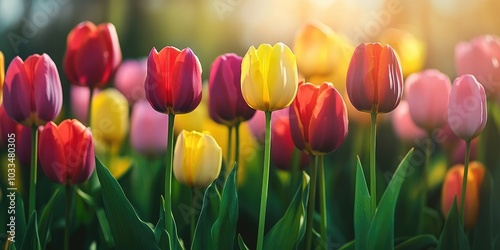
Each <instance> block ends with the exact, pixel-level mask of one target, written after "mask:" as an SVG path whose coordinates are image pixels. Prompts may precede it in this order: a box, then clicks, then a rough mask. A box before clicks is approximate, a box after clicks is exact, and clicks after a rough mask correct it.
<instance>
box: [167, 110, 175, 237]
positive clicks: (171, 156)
mask: <svg viewBox="0 0 500 250" xmlns="http://www.w3.org/2000/svg"><path fill="white" fill-rule="evenodd" d="M174 119H175V115H174V114H168V132H167V134H168V137H167V138H168V139H167V167H166V169H165V199H166V200H165V230H167V233H168V234H169V235H170V237H172V235H173V230H174V229H173V222H172V217H171V214H172V195H171V194H172V165H173V159H174Z"/></svg>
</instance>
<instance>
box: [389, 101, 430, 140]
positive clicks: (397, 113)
mask: <svg viewBox="0 0 500 250" xmlns="http://www.w3.org/2000/svg"><path fill="white" fill-rule="evenodd" d="M391 120H392V127H393V129H394V133H396V135H397V136H398V137H399V139H401V140H403V141H408V142H414V141H415V140H418V139H422V138H424V137H425V136H426V135H427V133H426V132H425V130H423V129H421V128H420V127H418V126H417V125H416V124H415V123H414V122H413V120H412V119H411V115H410V109H409V108H408V103H407V102H406V101H405V100H403V101H401V102H400V103H399V105H398V107H397V108H396V109H395V110H394V112H393V113H392V119H391Z"/></svg>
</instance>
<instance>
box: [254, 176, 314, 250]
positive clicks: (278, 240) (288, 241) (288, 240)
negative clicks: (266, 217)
mask: <svg viewBox="0 0 500 250" xmlns="http://www.w3.org/2000/svg"><path fill="white" fill-rule="evenodd" d="M308 193H309V176H308V175H307V174H305V173H304V174H303V175H302V183H301V185H300V186H299V188H298V189H297V192H296V193H295V196H294V197H293V200H292V202H291V203H290V206H288V209H287V210H286V212H285V215H283V217H282V218H281V219H280V220H279V221H278V222H277V223H276V224H275V225H274V226H273V227H272V228H271V230H270V231H269V232H268V233H267V235H266V236H265V238H264V249H293V248H294V246H295V245H296V244H297V243H298V242H300V240H301V239H302V238H303V237H304V233H305V223H304V222H305V220H306V218H305V216H306V209H305V207H306V204H307V198H308V197H307V195H308Z"/></svg>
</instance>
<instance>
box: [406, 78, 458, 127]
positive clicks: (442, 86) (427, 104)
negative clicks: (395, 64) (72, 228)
mask: <svg viewBox="0 0 500 250" xmlns="http://www.w3.org/2000/svg"><path fill="white" fill-rule="evenodd" d="M405 90H406V92H405V97H406V100H407V101H408V106H409V108H410V114H411V117H412V119H413V121H414V122H415V124H417V125H418V126H419V127H421V128H423V129H425V130H427V131H431V130H433V129H436V128H441V127H442V126H443V125H444V124H445V123H446V112H447V111H448V101H449V96H450V90H451V82H450V79H449V78H448V76H447V75H445V74H443V73H441V72H439V71H438V70H435V69H428V70H425V71H422V72H420V73H414V74H411V75H410V76H408V78H407V79H406V89H405Z"/></svg>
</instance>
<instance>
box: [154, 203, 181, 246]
mask: <svg viewBox="0 0 500 250" xmlns="http://www.w3.org/2000/svg"><path fill="white" fill-rule="evenodd" d="M170 217H171V218H172V222H173V226H174V236H173V237H171V236H170V235H169V234H168V233H167V231H166V230H165V200H164V199H163V196H162V197H161V206H160V219H159V220H158V223H156V227H155V229H154V237H155V242H156V244H157V245H158V246H160V247H161V249H162V250H168V249H173V250H182V249H184V246H183V244H182V242H181V241H180V240H179V236H178V235H177V225H176V224H175V219H174V216H173V215H172V214H170ZM172 238H174V239H175V240H174V241H173V242H171V240H172Z"/></svg>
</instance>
